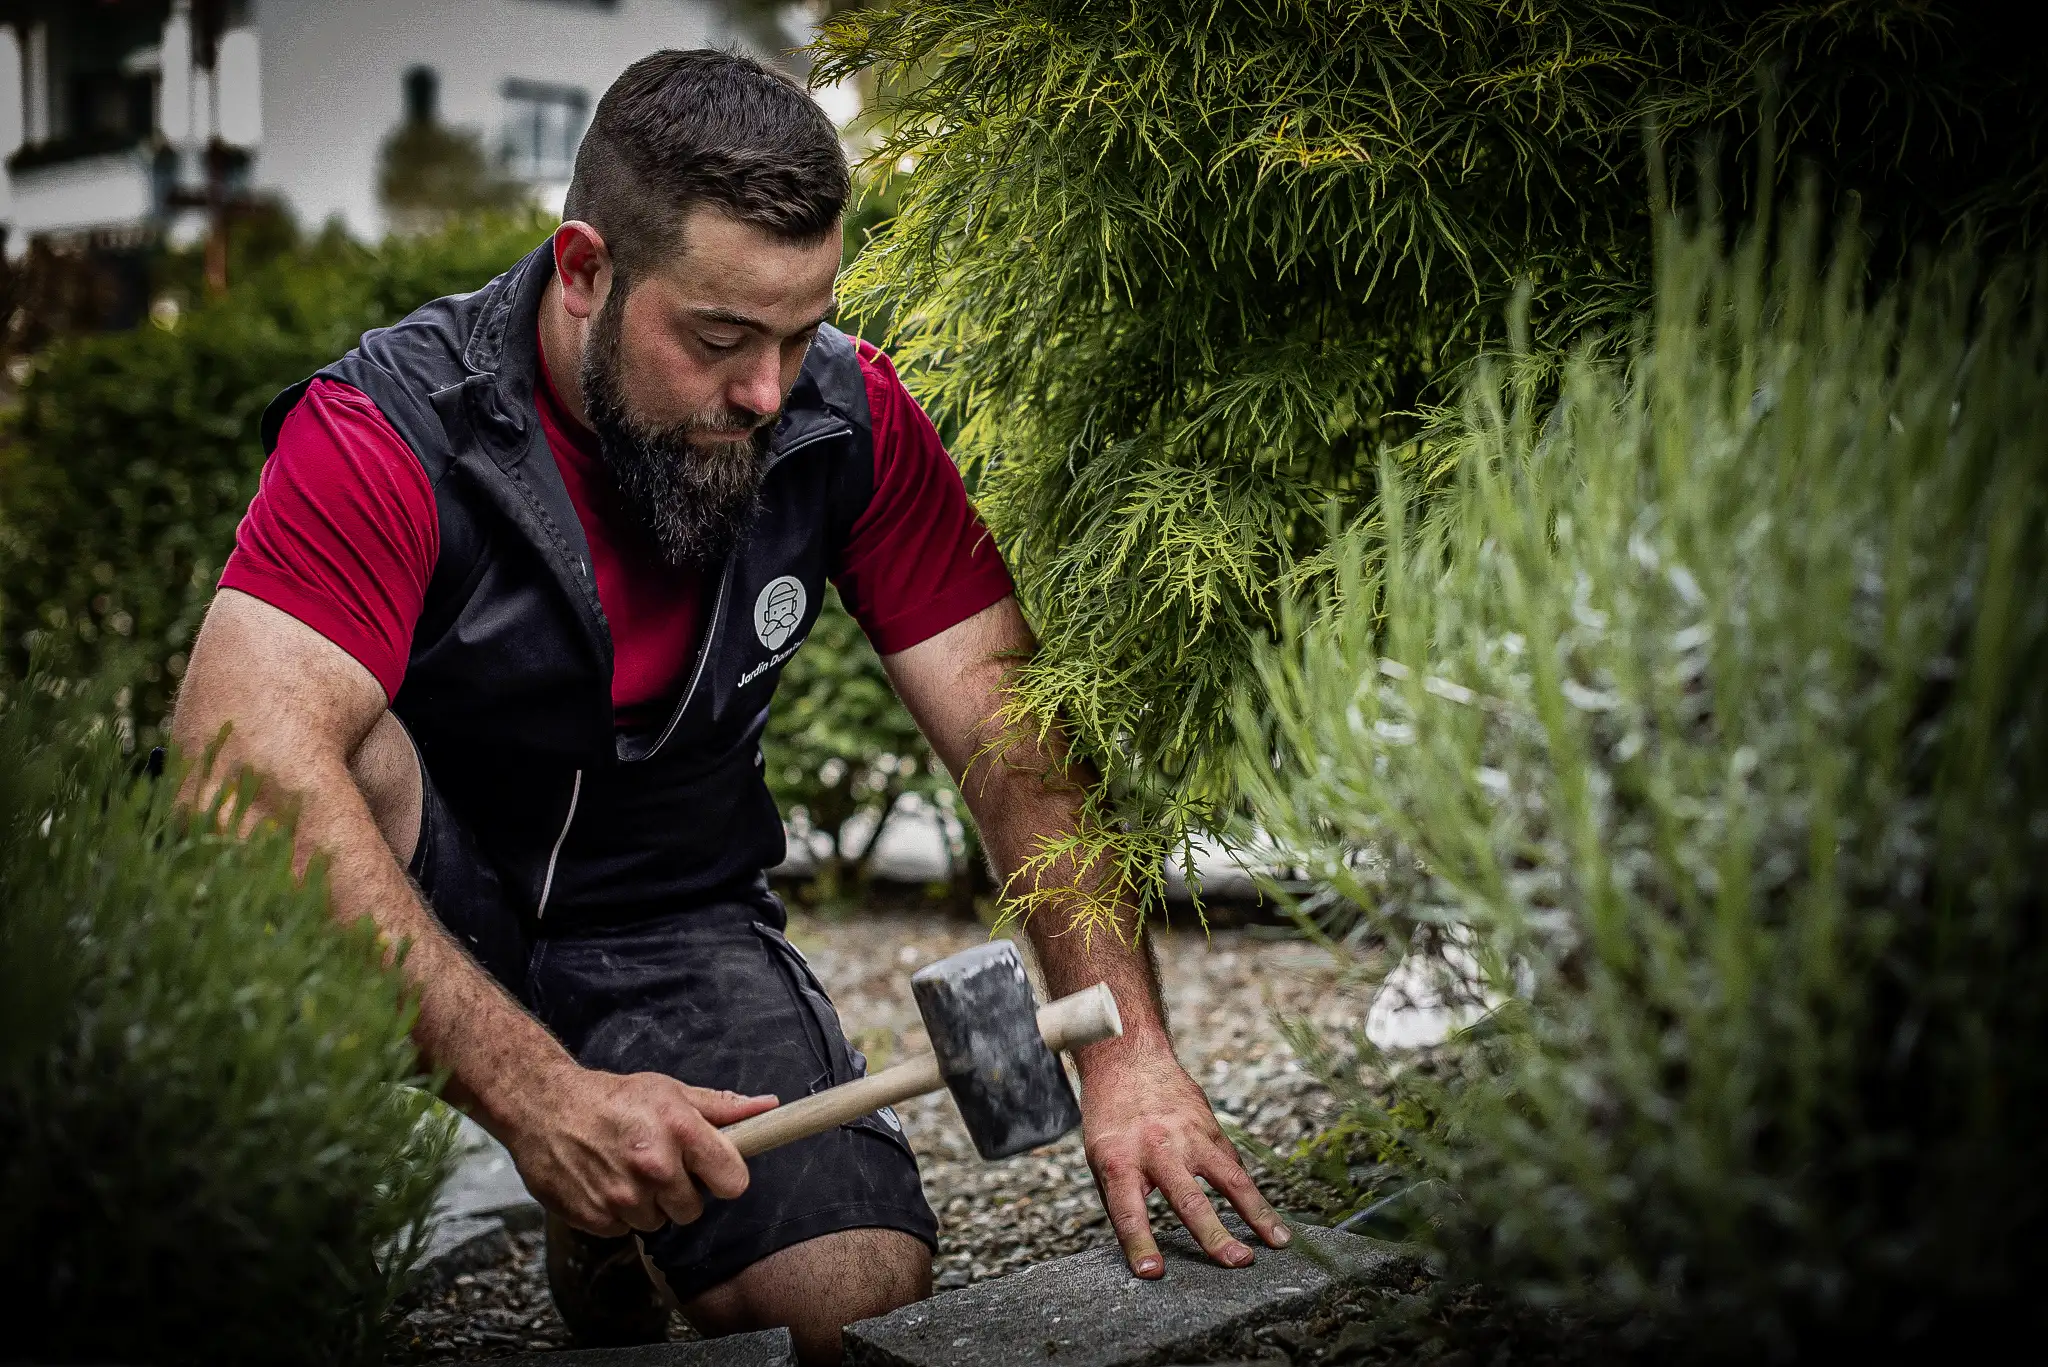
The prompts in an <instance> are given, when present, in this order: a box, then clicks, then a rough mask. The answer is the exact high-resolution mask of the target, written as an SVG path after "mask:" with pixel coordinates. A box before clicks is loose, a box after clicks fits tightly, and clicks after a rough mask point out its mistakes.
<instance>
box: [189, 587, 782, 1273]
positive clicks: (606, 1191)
mask: <svg viewBox="0 0 2048 1367" xmlns="http://www.w3.org/2000/svg"><path fill="white" fill-rule="evenodd" d="M385 711H386V709H385V699H384V690H383V688H382V686H381V685H379V684H378V682H377V680H376V679H375V678H374V677H373V676H372V675H371V674H370V672H369V671H368V670H367V669H365V668H363V666H362V665H361V664H359V663H358V662H357V661H356V660H355V659H354V658H352V657H351V656H350V655H349V654H348V653H347V652H346V651H344V650H342V649H341V648H340V647H339V646H337V645H335V644H334V643H333V642H331V641H329V640H327V638H325V637H324V636H321V635H320V634H319V633H318V632H316V631H314V630H313V629H312V628H310V627H308V626H306V625H305V624H304V623H302V622H300V621H298V620H297V619H296V618H294V617H291V616H290V615H288V614H286V613H284V612H282V611H280V610H278V609H277V608H274V607H272V606H270V605H269V604H267V603H264V602H263V601H261V600H260V599H257V598H253V597H250V596H249V595H247V594H242V593H238V592H236V591H234V590H232V589H224V590H222V591H221V593H220V594H219V595H218V596H217V597H216V598H215V600H214V603H213V606H212V608H211V610H210V611H209V612H208V613H207V617H206V623H205V626H204V627H203V628H202V629H201V631H200V633H199V639H198V641H197V642H195V643H194V645H193V648H192V660H191V664H190V666H189V667H188V669H187V670H186V674H185V680H184V684H183V687H182V688H181V689H180V690H179V694H178V703H177V710H176V713H175V714H174V716H173V718H172V722H171V734H172V738H173V739H174V740H175V741H176V743H177V745H178V747H179V748H180V750H181V751H183V752H184V753H185V754H186V755H187V756H189V757H191V759H192V760H193V761H194V762H195V769H194V772H193V774H192V777H191V778H190V779H189V780H188V788H187V791H186V794H185V797H186V799H187V800H188V801H191V802H194V803H203V802H205V801H208V800H210V799H211V797H212V795H213V792H214V790H215V789H217V788H218V786H219V785H220V784H221V783H222V782H223V781H225V780H226V779H227V778H228V777H230V776H232V775H233V774H235V773H237V772H238V771H240V770H241V769H243V768H245V767H246V768H247V769H249V770H252V771H253V772H254V773H255V774H256V775H258V777H259V779H260V780H261V782H260V785H259V787H258V788H257V792H256V797H255V802H254V807H253V810H252V812H251V813H250V817H251V819H252V820H260V819H264V818H281V817H284V816H286V815H287V814H289V813H293V812H295V813H296V816H297V825H296V827H295V841H296V853H297V858H296V863H297V867H298V868H299V870H300V871H301V872H302V873H303V871H304V870H305V868H306V866H307V864H308V863H309V862H310V861H311V860H312V858H313V856H314V854H315V853H320V854H322V855H324V856H325V857H326V858H327V860H328V861H329V873H328V886H329V890H330V896H331V898H332V902H333V909H334V914H335V916H336V917H337V918H338V919H339V920H341V921H342V922H344V923H353V922H355V921H358V920H360V919H361V918H363V917H365V916H367V917H369V918H370V919H371V920H372V921H373V922H374V923H375V924H376V926H377V928H378V930H379V931H380V932H381V934H382V938H383V940H384V942H385V944H386V945H387V946H388V947H389V952H390V953H392V954H394V955H395V954H396V953H397V952H398V949H399V946H401V945H403V946H405V947H406V949H405V961H404V970H405V975H406V978H407V980H408V981H409V982H410V984H411V985H412V987H413V989H414V990H415V991H416V992H417V993H418V994H419V999H420V1009H419V1018H418V1021H417V1023H416V1024H415V1025H414V1027H413V1038H414V1041H415V1042H416V1043H417V1044H418V1045H419V1048H420V1051H421V1053H422V1054H424V1055H425V1056H426V1058H427V1059H428V1060H429V1061H430V1062H431V1063H432V1064H433V1065H435V1066H437V1067H439V1068H441V1069H444V1070H446V1072H447V1074H448V1083H447V1093H448V1095H449V1098H450V1099H451V1100H453V1101H455V1102H456V1103H457V1104H458V1105H461V1106H462V1107H463V1108H464V1109H466V1110H469V1111H471V1112H472V1113H473V1114H474V1115H476V1117H477V1118H478V1119H479V1120H480V1121H482V1122H483V1124H484V1125H485V1127H486V1128H487V1129H489V1130H490V1131H491V1132H492V1133H494V1134H496V1135H497V1136H498V1137H499V1138H500V1139H502V1140H504V1141H505V1143H506V1145H507V1147H508V1148H510V1149H511V1150H512V1153H513V1157H514V1158H515V1160H517V1161H518V1163H519V1166H520V1170H521V1173H522V1175H523V1176H525V1177H526V1179H527V1183H528V1185H529V1186H531V1187H533V1189H534V1191H535V1194H536V1195H539V1196H541V1197H542V1199H544V1200H547V1201H548V1203H549V1204H550V1205H552V1206H554V1207H555V1208H556V1209H557V1210H559V1211H560V1212H561V1214H562V1215H563V1216H565V1217H566V1218H567V1219H569V1220H570V1221H571V1222H572V1223H574V1224H578V1225H581V1226H583V1227H584V1228H587V1229H591V1230H593V1231H594V1232H597V1233H611V1234H616V1233H622V1232H624V1230H625V1229H626V1228H628V1227H631V1228H636V1229H653V1228H656V1227H658V1226H659V1225H660V1223H661V1221H662V1220H663V1219H664V1218H675V1219H679V1220H689V1219H694V1218H695V1217H696V1215H697V1214H698V1213H700V1212H701V1209H702V1207H701V1198H700V1197H699V1196H698V1195H697V1193H696V1190H695V1188H694V1187H693V1186H692V1184H691V1181H690V1174H691V1173H693V1172H694V1173H695V1174H696V1176H697V1178H698V1179H699V1180H701V1181H703V1182H704V1183H705V1185H706V1186H707V1187H709V1188H710V1189H711V1190H712V1191H713V1192H715V1193H717V1194H718V1195H721V1196H736V1195H738V1194H739V1192H740V1191H742V1190H744V1189H745V1187H746V1179H747V1173H746V1165H745V1163H744V1162H743V1161H742V1160H741V1159H740V1157H739V1155H738V1153H737V1152H736V1151H735V1150H733V1148H732V1146H731V1145H730V1144H729V1143H728V1142H726V1141H725V1140H724V1139H722V1138H720V1137H719V1136H718V1135H717V1134H716V1133H715V1132H714V1131H713V1130H712V1128H711V1127H712V1126H713V1125H718V1124H728V1123H730V1122H731V1121H733V1120H738V1119H742V1118H744V1117H745V1116H747V1115H752V1114H755V1113H757V1112H758V1111H760V1110H763V1109H766V1106H767V1104H772V1103H768V1102H764V1101H763V1100H761V1099H752V1100H749V1099H743V1098H738V1097H734V1096H732V1095H731V1094H729V1093H722V1092H709V1091H705V1090H703V1089H701V1088H693V1087H684V1086H683V1085H682V1084H680V1083H677V1082H675V1081H673V1080H672V1079H669V1078H665V1077H659V1076H657V1075H652V1074H638V1075H635V1076H633V1077H616V1076H613V1075H610V1074H601V1073H592V1072H589V1071H587V1070H585V1069H582V1068H579V1067H578V1066H577V1064H576V1062H575V1060H573V1059H572V1058H570V1057H569V1055H568V1053H567V1051H565V1050H564V1049H563V1048H562V1046H561V1045H560V1044H559V1043H558V1042H557V1041H556V1040H555V1038H554V1037H553V1036H552V1035H550V1034H549V1033H548V1032H547V1030H546V1029H545V1028H544V1027H543V1026H542V1025H541V1024H540V1022H538V1021H536V1020H535V1019H534V1018H533V1017H532V1016H530V1015H528V1014H527V1013H526V1012H525V1011H524V1010H523V1009H522V1008H521V1007H520V1005H519V1004H518V1002H516V1001H515V1000H513V998H512V997H511V996H510V995H509V994H508V993H507V992H506V991H505V990H504V989H503V988H502V987H500V986H499V985H498V983H497V982H496V981H495V980H494V979H492V978H491V977H490V975H489V974H488V973H486V972H485V971H484V970H483V969H482V968H481V967H480V966H479V965H478V964H477V963H476V961H475V960H474V959H472V958H470V957H469V955H468V954H467V953H465V952H464V951H463V949H462V948H461V946H460V945H458V944H457V943H456V942H455V941H454V940H453V939H452V938H451V937H450V936H449V935H448V933H447V932H446V931H445V930H444V929H443V928H442V927H441V924H440V922H439V921H438V920H436V919H435V917H434V914H433V913H432V912H431V911H429V910H428V909H427V908H426V907H425V906H424V905H423V904H422V903H421V901H420V899H419V896H418V894H417V893H416V892H415V890H414V889H413V886H412V883H411V881H410V880H409V879H408V878H407V877H406V873H405V870H404V869H403V868H402V867H401V866H400V864H399V861H398V858H397V856H396V855H395V854H394V852H393V850H392V848H391V846H390V845H389V844H388V843H387V842H386V840H385V838H384V835H383V833H382V832H381V831H380V830H379V828H378V825H377V821H376V818H375V816H374V815H373V813H372V811H371V809H370V806H369V803H368V801H367V799H366V798H365V796H364V794H363V791H362V789H361V788H360V787H359V786H358V784H357V781H356V778H355V776H354V774H353V773H352V772H351V763H352V761H354V760H355V759H356V757H357V755H358V752H359V751H360V749H361V748H362V747H363V744H364V742H365V740H366V739H367V738H368V737H369V736H370V733H371V731H372V729H373V728H374V727H376V726H377V725H378V723H379V721H380V720H381V719H382V718H383V717H384V716H385ZM217 741H218V743H219V746H220V748H219V752H218V754H217V755H216V757H215V760H214V763H213V764H212V766H211V767H210V769H207V770H206V771H205V772H203V773H202V772H200V771H199V770H198V769H197V767H196V764H197V761H198V760H199V759H200V758H201V757H203V756H204V755H205V753H206V751H207V749H208V748H209V747H210V746H213V745H214V744H215V743H216V742H217Z"/></svg>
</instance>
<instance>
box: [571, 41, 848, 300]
mask: <svg viewBox="0 0 2048 1367" xmlns="http://www.w3.org/2000/svg"><path fill="white" fill-rule="evenodd" d="M848 188H849V186H848V180H847V173H846V155H845V153H844V152H842V151H841V150H840V147H839V135H838V133H837V132H836V131H835V130H834V129H833V127H832V121H831V120H830V119H828V118H826V117H825V112H824V111H823V110H821V109H819V108H818V106H817V104H816V103H815V102H814V101H813V100H812V99H811V97H810V96H809V94H807V93H806V92H805V90H804V88H803V87H802V86H801V85H799V84H797V82H796V81H795V80H794V79H792V78H791V77H789V76H787V75H785V74H784V73H782V72H780V71H777V70H775V69H774V68H772V67H769V66H765V65H763V64H762V63H760V62H757V61H755V60H754V59H753V58H751V57H746V56H742V55H740V54H739V53H735V52H719V51H715V50H712V49H708V48H702V49H697V50H693V51H689V52H681V51H676V50H673V49H671V50H668V51H663V52H657V53H654V54H653V55H652V56H648V57H642V58H641V59H640V60H639V61H637V62H635V63H633V65H631V66H629V67H627V68H626V70H625V71H624V73H622V74H621V75H620V77H619V79H618V80H616V81H613V82H612V87H611V89H609V90H607V91H605V93H604V98H603V99H601V100H599V101H598V102H597V113H596V114H595V115H594V116H593V117H592V119H591V121H590V129H589V131H588V132H586V133H585V134H584V135H583V146H582V147H581V148H580V149H579V150H578V151H577V153H576V174H575V177H574V178H573V179H572V180H571V181H570V182H569V196H568V199H567V201H566V202H565V203H564V205H563V209H562V216H563V217H564V218H573V219H580V220H582V221H583V222H585V223H588V224H589V225H590V226H591V227H593V228H595V229H597V231H598V233H599V235H600V236H602V237H603V238H604V240H605V245H606V246H607V247H608V248H609V249H610V251H611V255H612V263H613V268H614V269H615V270H617V271H618V272H620V274H621V275H622V276H623V277H624V278H625V279H626V280H628V281H630V280H632V279H633V278H634V277H635V276H637V275H638V273H639V272H640V270H641V269H643V268H644V267H645V266H646V265H647V264H649V263H650V262H652V261H655V260H658V259H659V258H660V257H661V256H662V255H664V254H665V253H668V252H671V251H674V250H675V249H676V248H677V247H679V246H680V245H681V242H682V218H683V215H684V214H685V213H686V212H688V211H689V210H690V209H691V208H692V207H693V206H695V205H698V204H711V205H716V206H717V207H718V208H720V209H723V210H724V211H725V212H726V213H729V214H731V215H732V216H733V217H735V218H737V219H739V220H740V221H741V222H743V223H751V224H753V225H755V226H756V227H760V228H765V229H767V230H768V231H769V232H772V233H774V234H776V235H777V236H779V237H785V238H788V239H790V240H792V241H799V242H802V241H812V240H815V239H817V238H820V237H822V236H823V235H824V234H825V233H827V232H829V231H830V230H831V228H832V225H833V224H834V223H835V222H837V221H838V219H839V216H840V214H841V213H842V212H843V211H844V210H845V208H846V196H847V191H848Z"/></svg>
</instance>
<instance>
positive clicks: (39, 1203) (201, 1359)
mask: <svg viewBox="0 0 2048 1367" xmlns="http://www.w3.org/2000/svg"><path fill="white" fill-rule="evenodd" d="M54 692H55V689H54V687H53V686H52V685H51V684H50V681H49V680H48V679H47V677H39V678H37V679H36V680H35V681H33V682H32V683H31V684H29V685H26V686H15V685H10V686H9V687H8V688H7V691H6V694H5V696H4V697H0V1286H4V1287H5V1288H6V1303H7V1305H8V1308H9V1313H8V1315H7V1318H6V1323H5V1325H4V1328H0V1334H4V1339H0V1345H4V1346H0V1355H4V1356H6V1357H8V1358H9V1359H15V1358H22V1359H24V1360H27V1361H35V1362H81V1361H83V1362H126V1363H137V1364H145V1363H207V1364H213V1363H226V1362H237V1363H240V1362H248V1363H335V1364H340V1363H374V1362H376V1361H378V1360H380V1357H381V1349H382V1336H381V1324H380V1321H381V1317H382V1315H383V1312H384V1310H385V1309H386V1307H387V1306H388V1305H389V1303H390V1301H391V1299H392V1297H393V1295H394V1294H395V1292H396V1291H397V1290H398V1289H399V1287H400V1286H401V1284H402V1281H403V1278H404V1275H405V1273H406V1271H407V1270H408V1268H409V1267H410V1265H411V1264H412V1262H413V1261H414V1260H415V1258H416V1256H417V1249H418V1246H419V1240H420V1237H421V1229H422V1222H423V1220H424V1217H425V1216H426V1214H427V1211H428V1209H429V1207H430V1204H431V1202H432V1200H433V1195H434V1191H435V1189H436V1188H437V1187H438V1185H439V1183H440V1181H441V1180H442V1178H443V1176H444V1175H445V1172H446V1168H447V1163H448V1152H449V1148H450V1145H449V1135H448V1132H447V1127H446V1126H445V1124H437V1123H435V1122H433V1121H431V1120H429V1119H428V1118H427V1107H428V1104H429V1102H428V1095H427V1093H426V1092H424V1091H418V1090H414V1089H413V1088H410V1087H402V1086H400V1085H398V1084H400V1083H404V1082H409V1081H416V1079H415V1077H414V1074H415V1071H416V1066H415V1062H414V1053H413V1049H412V1045H411V1042H410V1039H409V1037H408V1033H407V1032H408V1030H409V1029H410V1026H411V1020H412V1006H411V1003H410V1002H409V1000H408V996H407V994H406V992H405V991H404V988H403V985H402V983H401V980H400V978H399V976H398V974H397V973H396V972H395V971H393V970H390V969H387V968H386V967H385V966H384V963H383V953H382V948H381V946H380V945H379V944H378V942H377V937H376V935H375V933H374V930H373V928H371V927H370V926H369V925H368V924H367V923H365V924H363V925H360V926H358V927H356V928H355V929H353V930H343V929H341V928H339V927H337V926H336V925H335V924H334V923H333V922H332V921H331V920H330V919H329V916H328V910H327V898H326V895H325V892H324V884H323V879H322V876H321V875H320V874H319V873H318V872H315V873H314V874H313V876H311V877H310V878H308V879H306V880H305V881H303V882H301V881H300V880H299V879H298V878H296V877H295V876H294V875H293V872H292V867H291V857H292V851H291V841H290V838H289V837H288V835H286V834H285V833H283V832H279V831H276V830H267V831H261V832H259V833H257V834H256V835H255V836H254V837H253V838H251V839H249V840H247V841H242V840H237V839H235V838H233V837H231V836H226V835H221V834H219V833H217V832H216V831H215V830H214V829H213V827H212V826H211V824H210V823H209V822H208V821H207V820H206V818H204V817H194V816H192V815H190V814H188V813H185V812H182V811H180V810H179V809H178V808H177V807H176V806H175V804H174V803H173V800H172V798H173V793H174V791H175V787H176V781H175V778H164V779H157V780H151V779H147V778H138V777H136V776H135V774H134V773H133V771H132V769H131V768H130V767H129V765H128V764H127V763H126V761H124V759H123V757H122V754H121V746H120V743H119V738H118V735H117V734H116V731H115V729H114V728H113V727H112V726H111V725H110V724H108V723H107V721H106V720H105V713H104V708H103V707H101V706H89V705H87V704H88V703H104V701H105V699H104V697H103V696H99V697H91V696H88V697H86V698H84V699H81V695H80V694H79V693H78V692H76V691H73V692H72V694H71V696H70V697H68V698H63V699H60V698H58V697H55V696H53V694H54ZM380 1257H381V1258H382V1259H383V1262H382V1265H381V1266H380V1264H379V1262H378V1259H379V1258H380Z"/></svg>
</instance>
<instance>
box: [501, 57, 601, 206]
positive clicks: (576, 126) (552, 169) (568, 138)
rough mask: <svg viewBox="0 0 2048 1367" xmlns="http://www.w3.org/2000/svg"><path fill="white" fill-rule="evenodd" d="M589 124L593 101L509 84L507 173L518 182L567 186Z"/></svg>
mask: <svg viewBox="0 0 2048 1367" xmlns="http://www.w3.org/2000/svg"><path fill="white" fill-rule="evenodd" d="M589 122H590V96H589V95H588V94H587V93H586V92H584V91H583V90H580V89H578V88H577V87H575V86H568V85H550V84H548V83H546V82H543V81H521V80H511V81H507V82H505V136H504V155H505V170H506V171H507V172H508V173H509V174H511V175H513V176H515V177H517V178H518V179H520V180H530V181H539V182H548V181H564V180H567V179H568V178H569V174H570V172H571V171H573V170H574V169H575V166H576V147H577V144H578V143H580V142H582V141H583V128H584V125H585V124H587V123H589Z"/></svg>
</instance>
